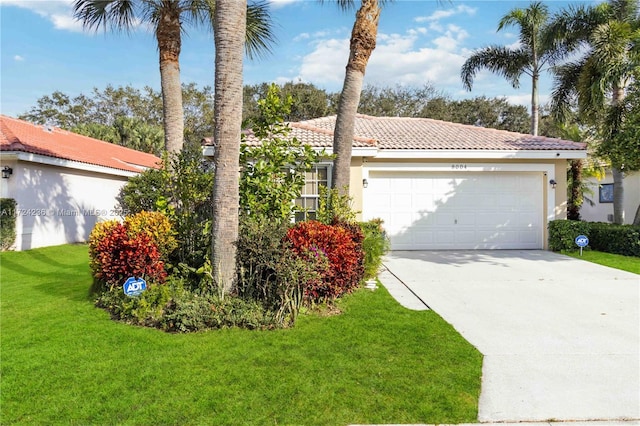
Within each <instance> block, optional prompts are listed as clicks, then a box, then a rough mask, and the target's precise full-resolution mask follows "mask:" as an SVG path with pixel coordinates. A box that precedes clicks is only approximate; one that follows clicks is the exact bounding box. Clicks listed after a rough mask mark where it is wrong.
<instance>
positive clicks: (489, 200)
mask: <svg viewBox="0 0 640 426" xmlns="http://www.w3.org/2000/svg"><path fill="white" fill-rule="evenodd" d="M335 122H336V116H329V117H322V118H317V119H313V120H307V121H302V122H297V123H289V124H290V126H291V134H290V135H291V136H293V137H296V138H298V139H299V140H301V141H302V142H305V143H307V144H309V145H311V146H313V147H315V148H318V149H321V148H325V149H327V151H328V152H331V147H332V144H333V129H334V127H335ZM247 140H248V142H249V143H255V142H256V140H255V138H252V135H251V133H249V134H248V138H247ZM205 152H206V149H205ZM586 156H587V151H586V145H585V144H583V143H577V142H572V141H566V140H560V139H552V138H547V137H541V136H532V135H525V134H520V133H512V132H507V131H502V130H495V129H486V128H482V127H476V126H469V125H463V124H455V123H448V122H444V121H438V120H432V119H426V118H405V117H372V116H367V115H358V116H357V118H356V123H355V137H354V140H353V153H352V162H351V183H350V195H351V196H352V198H353V203H354V209H355V210H356V211H360V212H361V213H360V218H361V219H363V220H368V219H373V218H381V219H382V220H383V221H384V227H385V229H386V232H387V233H388V235H389V237H390V239H391V247H392V249H394V250H429V249H437V250H441V249H543V248H546V247H547V240H548V237H547V225H548V223H549V221H551V220H554V219H563V218H566V206H567V196H566V194H567V183H566V168H567V160H571V159H579V158H586ZM320 185H331V162H326V163H323V164H319V165H318V166H317V167H316V168H315V170H313V171H312V172H310V173H308V174H307V184H306V185H305V187H304V189H303V194H302V196H301V197H300V199H298V200H296V202H297V203H298V205H300V206H302V207H305V208H306V209H307V212H306V213H304V215H306V216H307V217H313V214H314V210H315V209H317V206H318V187H319V186H320ZM301 218H302V217H299V218H298V219H301Z"/></svg>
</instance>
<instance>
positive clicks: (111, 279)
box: [89, 222, 167, 288]
mask: <svg viewBox="0 0 640 426" xmlns="http://www.w3.org/2000/svg"><path fill="white" fill-rule="evenodd" d="M89 255H90V257H91V268H92V269H93V276H94V277H95V278H96V279H97V280H98V281H99V282H100V283H103V284H104V285H106V286H107V287H108V288H113V287H114V286H119V285H121V284H122V283H123V282H124V281H125V280H126V279H127V278H128V277H132V276H133V277H143V278H145V279H148V280H151V281H154V282H164V280H165V278H166V276H167V274H166V272H165V270H164V263H163V262H162V260H161V254H160V252H159V250H158V247H157V246H156V244H155V243H154V241H153V239H152V237H151V236H150V235H149V234H148V233H146V232H140V233H138V234H135V235H130V232H128V230H127V228H126V227H125V226H124V225H122V224H121V223H117V222H106V223H105V224H104V225H100V226H96V228H95V229H94V230H93V232H92V233H91V236H90V237H89Z"/></svg>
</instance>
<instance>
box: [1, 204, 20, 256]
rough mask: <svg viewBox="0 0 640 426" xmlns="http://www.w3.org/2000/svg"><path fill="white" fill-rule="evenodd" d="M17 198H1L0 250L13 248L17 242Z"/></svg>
mask: <svg viewBox="0 0 640 426" xmlns="http://www.w3.org/2000/svg"><path fill="white" fill-rule="evenodd" d="M15 213H16V200H14V199H13V198H0V250H2V251H5V250H9V249H11V247H13V244H14V243H15V242H16V214H15Z"/></svg>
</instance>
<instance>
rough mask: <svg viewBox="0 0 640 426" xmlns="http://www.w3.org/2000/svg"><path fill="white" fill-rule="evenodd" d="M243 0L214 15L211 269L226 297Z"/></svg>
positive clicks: (231, 269) (233, 225) (234, 225)
mask: <svg viewBox="0 0 640 426" xmlns="http://www.w3.org/2000/svg"><path fill="white" fill-rule="evenodd" d="M246 14H247V2H246V0H244V1H240V0H217V2H216V9H215V15H214V40H215V47H216V60H215V107H214V109H215V131H214V140H215V147H216V155H215V157H214V164H215V173H216V178H215V181H214V185H213V226H212V228H213V229H212V244H211V252H212V253H211V266H212V268H213V279H214V280H215V283H216V285H217V287H218V288H219V289H220V290H221V291H222V292H223V294H224V293H228V292H230V291H231V289H232V287H233V285H234V276H235V270H236V263H235V262H236V246H235V243H236V241H237V239H238V210H239V198H240V196H239V189H238V188H239V178H240V170H239V169H240V165H239V157H240V135H241V131H242V59H243V41H244V34H245V26H246V20H247V17H246Z"/></svg>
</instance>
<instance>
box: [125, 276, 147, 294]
mask: <svg viewBox="0 0 640 426" xmlns="http://www.w3.org/2000/svg"><path fill="white" fill-rule="evenodd" d="M122 289H123V290H124V294H126V295H127V296H129V297H134V296H140V294H142V292H143V291H145V290H146V289H147V282H146V281H145V280H143V279H142V278H136V277H129V278H127V280H126V281H125V282H124V285H123V286H122Z"/></svg>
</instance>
